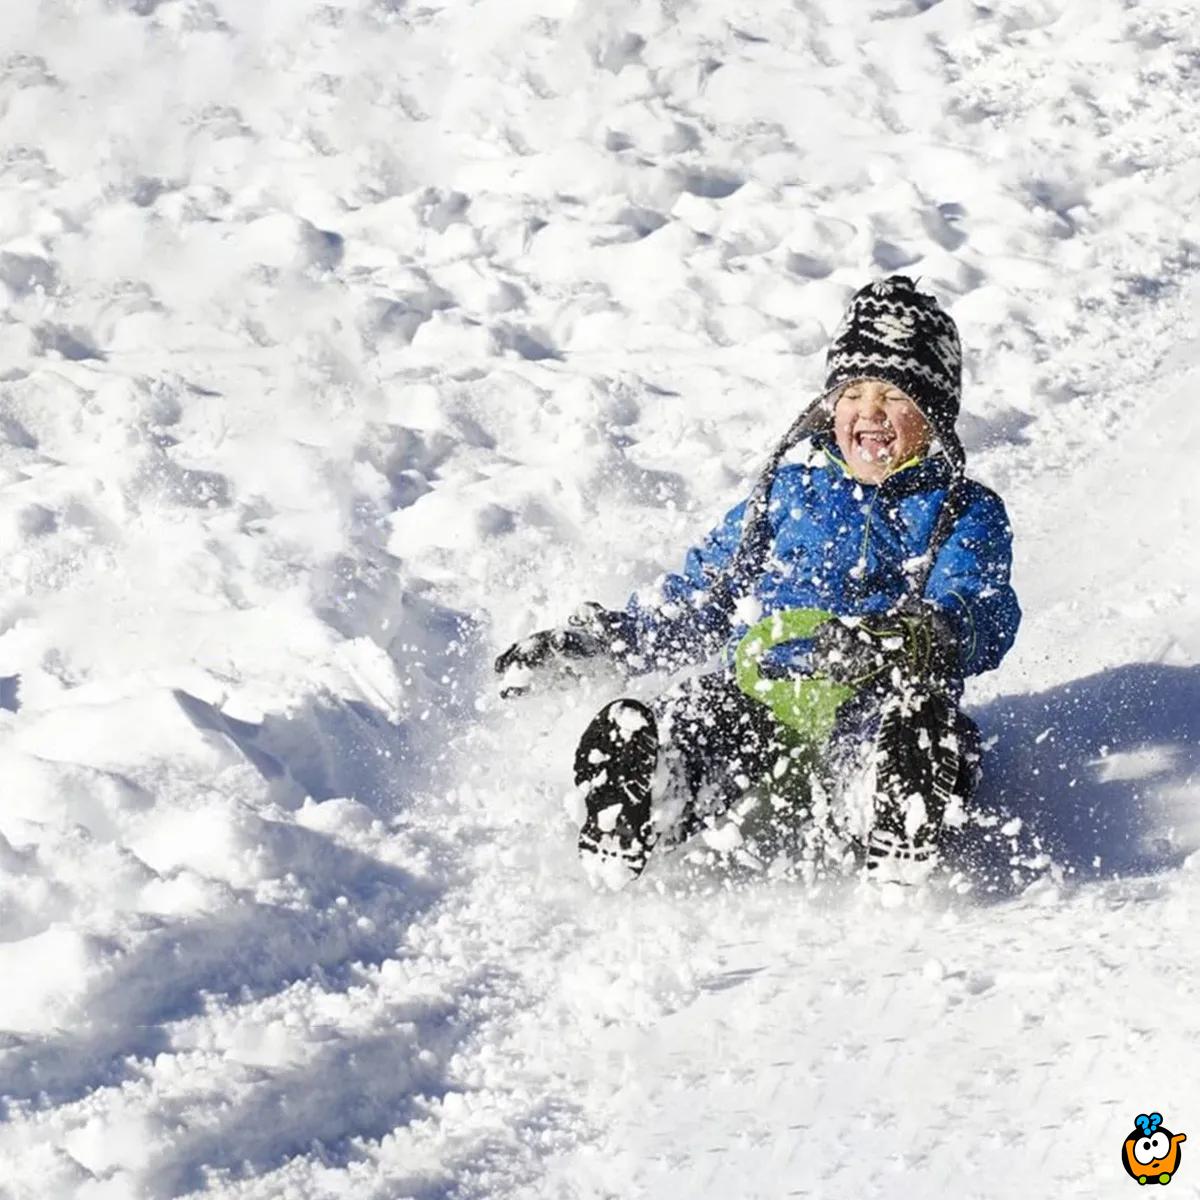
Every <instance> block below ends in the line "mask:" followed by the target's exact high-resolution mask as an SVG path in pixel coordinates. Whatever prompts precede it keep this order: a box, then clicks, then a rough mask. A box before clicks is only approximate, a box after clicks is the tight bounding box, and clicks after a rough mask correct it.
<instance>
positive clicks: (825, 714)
mask: <svg viewBox="0 0 1200 1200" xmlns="http://www.w3.org/2000/svg"><path fill="white" fill-rule="evenodd" d="M832 615H833V614H832V613H828V612H826V611H825V610H824V609H820V608H790V609H786V610H785V611H783V612H777V613H772V614H771V615H770V616H769V617H764V618H763V620H761V621H759V622H758V624H756V625H753V626H751V627H750V628H749V629H748V630H747V631H746V633H745V635H744V636H743V637H742V640H741V641H740V642H738V646H737V651H736V652H735V654H734V660H733V661H734V677H735V678H736V679H737V683H738V687H739V688H741V690H742V691H743V692H745V693H746V695H747V696H749V697H751V698H752V699H754V700H758V701H759V702H760V703H762V704H765V705H766V706H767V707H768V708H769V709H770V710H771V712H772V713H774V714H775V718H776V720H778V721H779V722H780V723H781V724H783V725H786V726H787V727H788V728H789V729H790V730H792V732H793V733H795V734H796V735H798V737H799V739H800V740H801V741H803V742H804V743H806V744H807V745H808V746H809V747H810V748H811V749H812V750H813V751H819V750H821V749H822V748H823V747H824V745H825V743H826V742H827V741H828V740H829V735H830V734H831V733H832V732H833V724H834V721H835V720H836V719H837V710H838V707H839V706H840V705H841V704H842V703H843V702H844V701H845V700H847V699H849V697H851V696H852V695H854V691H855V689H854V688H852V687H849V686H847V685H846V684H843V683H834V682H833V680H831V679H826V678H824V677H823V676H820V675H808V676H801V677H800V678H795V679H764V678H763V677H762V674H761V671H760V665H761V661H762V658H763V655H765V654H766V653H767V651H768V650H770V649H771V648H772V647H773V646H778V645H781V644H782V643H784V642H794V641H804V640H806V639H808V638H811V637H812V635H813V634H814V633H815V632H816V631H817V629H818V628H819V627H820V626H821V625H823V624H824V623H825V622H826V621H828V620H829V618H830V617H831V616H832Z"/></svg>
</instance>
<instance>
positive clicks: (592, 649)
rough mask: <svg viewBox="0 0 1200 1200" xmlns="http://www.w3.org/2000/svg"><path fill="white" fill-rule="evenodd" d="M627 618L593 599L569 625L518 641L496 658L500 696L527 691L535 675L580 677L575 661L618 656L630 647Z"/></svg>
mask: <svg viewBox="0 0 1200 1200" xmlns="http://www.w3.org/2000/svg"><path fill="white" fill-rule="evenodd" d="M624 617H625V614H624V613H613V612H609V611H608V610H606V609H604V608H601V606H600V605H599V604H595V603H592V602H589V603H587V604H582V605H580V607H579V608H578V609H577V610H576V611H575V612H574V613H572V614H571V616H570V617H569V618H568V627H567V628H565V629H541V630H539V631H538V632H537V633H531V634H530V635H529V636H528V637H526V638H522V639H521V640H520V641H519V642H515V643H514V644H513V645H511V646H509V648H508V649H507V650H505V651H504V653H503V654H501V655H500V657H499V658H497V659H496V663H495V670H496V674H497V675H500V676H502V677H503V678H502V681H501V686H500V695H501V696H502V697H503V698H505V699H507V698H508V697H510V696H520V695H522V694H524V693H525V692H527V691H529V689H530V687H531V686H532V685H533V682H534V675H535V674H536V675H538V676H541V677H547V676H549V677H553V678H563V677H565V678H568V679H577V678H579V675H580V671H579V670H578V669H576V665H575V664H577V663H580V662H583V661H584V660H586V659H589V658H596V657H598V656H600V655H609V656H613V657H616V656H617V655H619V654H620V653H621V652H623V651H625V650H626V649H628V646H627V643H626V641H625V640H624V636H623V635H624V634H625V632H626V631H625V628H624V621H623V620H622V618H624Z"/></svg>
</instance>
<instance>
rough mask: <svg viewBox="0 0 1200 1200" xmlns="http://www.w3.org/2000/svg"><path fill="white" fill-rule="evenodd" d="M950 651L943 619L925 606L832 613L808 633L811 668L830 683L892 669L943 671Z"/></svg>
mask: <svg viewBox="0 0 1200 1200" xmlns="http://www.w3.org/2000/svg"><path fill="white" fill-rule="evenodd" d="M953 655H954V643H953V638H952V636H951V634H950V632H949V630H948V628H947V627H946V625H945V619H944V618H943V617H941V616H940V615H939V614H938V613H937V611H936V610H935V609H933V608H931V607H929V606H928V605H921V606H914V607H913V608H912V609H910V610H907V611H904V610H898V611H895V612H890V613H876V614H870V615H867V616H863V617H831V618H830V619H829V620H828V621H826V622H825V624H824V625H822V626H821V627H820V628H819V629H818V630H817V632H816V633H815V634H814V635H813V652H812V665H813V668H814V669H815V670H816V671H817V673H818V674H821V675H824V676H825V677H826V678H827V679H832V680H833V681H834V682H835V683H844V684H847V685H850V686H854V687H858V686H860V685H861V684H864V683H869V682H870V681H871V680H873V679H876V678H878V677H879V676H881V675H883V674H885V673H889V672H891V671H893V670H896V669H899V670H901V671H903V672H904V673H905V674H906V675H908V676H909V677H915V678H928V677H930V676H932V675H942V674H945V673H946V672H947V671H948V670H949V668H950V665H951V663H952V662H953Z"/></svg>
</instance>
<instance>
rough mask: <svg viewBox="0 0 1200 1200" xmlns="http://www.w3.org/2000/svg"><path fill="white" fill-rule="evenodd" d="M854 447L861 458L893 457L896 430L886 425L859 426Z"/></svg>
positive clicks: (870, 459)
mask: <svg viewBox="0 0 1200 1200" xmlns="http://www.w3.org/2000/svg"><path fill="white" fill-rule="evenodd" d="M853 441H854V448H855V451H856V452H857V453H858V455H859V456H860V457H861V458H865V459H867V460H869V461H873V462H875V461H878V460H880V459H887V458H891V456H892V447H893V445H894V444H895V441H896V431H895V430H894V429H891V428H890V427H888V426H886V425H868V426H861V425H860V426H859V427H858V428H857V429H855V431H854V437H853Z"/></svg>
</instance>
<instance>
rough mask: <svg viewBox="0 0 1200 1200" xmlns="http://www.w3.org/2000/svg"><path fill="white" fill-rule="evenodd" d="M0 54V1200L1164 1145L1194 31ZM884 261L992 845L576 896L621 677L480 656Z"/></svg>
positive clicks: (1187, 512)
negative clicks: (904, 860)
mask: <svg viewBox="0 0 1200 1200" xmlns="http://www.w3.org/2000/svg"><path fill="white" fill-rule="evenodd" d="M0 62H2V63H3V69H2V72H0V289H2V290H3V296H4V299H5V304H4V306H3V314H2V316H0V380H2V383H0V436H2V438H3V442H2V444H0V551H2V552H0V573H2V579H3V587H2V589H0V781H2V785H0V786H2V789H3V790H2V792H0V1031H2V1032H0V1095H2V1096H3V1101H2V1107H3V1117H4V1122H3V1124H2V1125H0V1195H2V1196H3V1197H4V1198H5V1200H51V1198H55V1200H57V1198H68V1197H69V1198H71V1200H76V1198H78V1200H126V1198H138V1200H166V1198H168V1197H177V1196H185V1195H204V1196H213V1197H218V1196H219V1197H231V1198H232V1197H240V1198H246V1200H249V1198H256V1200H277V1198H279V1197H305V1198H310V1197H311V1198H314V1200H315V1198H318V1197H319V1198H322V1200H325V1198H329V1200H333V1198H335V1197H350V1196H353V1197H354V1198H355V1200H394V1198H398V1197H406V1196H412V1197H428V1198H433V1197H439V1198H441V1197H444V1198H447V1200H448V1198H451V1197H455V1198H458V1197H484V1196H489V1197H500V1196H504V1197H509V1196H513V1197H517V1196H519V1197H545V1196H574V1197H601V1196H604V1197H618V1196H619V1197H636V1196H661V1195H663V1194H671V1195H681V1196H687V1197H712V1198H716V1197H721V1198H726V1197H747V1198H748V1197H757V1196H764V1197H765V1196H771V1197H777V1196H784V1195H793V1196H815V1197H840V1196H848V1197H856V1198H857V1197H866V1196H886V1197H908V1196H912V1197H918V1196H920V1197H926V1196H939V1195H946V1194H954V1195H960V1196H964V1197H1009V1196H1025V1195H1034V1194H1041V1193H1042V1192H1046V1193H1049V1194H1058V1195H1070V1196H1087V1197H1096V1196H1109V1195H1112V1196H1116V1195H1118V1194H1128V1191H1129V1188H1130V1187H1131V1186H1133V1185H1132V1184H1131V1182H1130V1181H1129V1180H1128V1179H1127V1178H1126V1177H1125V1176H1124V1174H1123V1173H1122V1172H1121V1171H1120V1168H1119V1165H1118V1157H1117V1156H1118V1152H1119V1149H1120V1143H1121V1141H1122V1139H1123V1137H1124V1135H1125V1134H1126V1133H1127V1132H1128V1130H1129V1129H1131V1128H1132V1121H1133V1117H1134V1116H1135V1115H1136V1114H1137V1113H1139V1112H1146V1111H1151V1110H1157V1111H1159V1112H1161V1113H1162V1114H1163V1115H1164V1118H1165V1123H1166V1124H1167V1125H1168V1126H1169V1127H1170V1128H1172V1129H1174V1130H1176V1131H1179V1130H1183V1131H1184V1132H1192V1133H1193V1139H1192V1140H1193V1141H1194V1140H1195V1126H1196V1125H1200V1083H1198V1082H1197V1073H1196V1069H1195V1047H1196V1046H1197V1044H1200V1016H1198V1015H1197V1014H1198V1013H1200V1004H1198V1002H1197V1000H1198V998H1197V981H1196V974H1195V960H1196V952H1197V950H1198V949H1200V939H1198V938H1197V935H1196V923H1197V919H1198V917H1200V857H1198V856H1197V853H1196V851H1197V848H1198V847H1200V815H1198V814H1200V810H1198V806H1197V802H1198V800H1200V782H1198V779H1200V775H1198V772H1200V608H1198V606H1197V603H1196V599H1195V596H1196V593H1197V589H1198V588H1200V566H1198V562H1200V556H1198V555H1197V552H1196V543H1197V538H1198V536H1200V520H1198V519H1197V516H1196V513H1197V507H1196V501H1195V497H1196V490H1195V478H1196V470H1197V462H1198V461H1200V407H1198V406H1197V404H1196V394H1197V389H1198V387H1200V350H1198V349H1197V346H1196V344H1195V343H1194V342H1190V341H1189V339H1191V338H1192V337H1193V334H1194V331H1195V325H1196V320H1197V316H1198V315H1200V306H1198V304H1197V298H1198V295H1200V293H1198V292H1197V290H1196V276H1197V265H1198V263H1200V258H1198V255H1200V248H1198V246H1197V243H1196V241H1195V240H1194V238H1195V233H1194V231H1195V220H1196V214H1197V203H1198V201H1200V171H1198V170H1197V168H1196V165H1195V148H1196V145H1197V143H1198V141H1200V103H1198V100H1200V87H1198V84H1197V81H1198V79H1200V74H1198V72H1200V6H1198V5H1197V4H1196V3H1195V2H1194V0H1156V2H1155V3H1138V2H1135V0H1086V2H1085V0H1003V2H1002V3H998V4H994V5H983V4H980V3H974V2H972V0H940V2H939V0H871V2H870V3H866V2H863V0H845V2H841V0H837V2H835V0H795V2H794V3H793V4H791V5H780V4H768V3H765V2H759V3H752V2H750V0H734V2H732V3H717V2H716V0H658V2H657V3H656V2H651V0H595V2H593V3H588V4H582V3H576V4H571V3H567V2H566V0H505V2H503V3H501V2H500V0H490V2H488V0H476V2H475V3H469V2H467V0H459V2H458V3H448V2H442V0H427V2H426V3H421V2H420V0H325V2H321V3H318V2H316V0H256V2H255V3H238V2H237V0H7V3H6V4H5V6H4V17H3V28H2V29H0ZM901 268H903V269H904V270H906V271H908V272H909V273H911V274H913V275H919V276H920V277H921V278H922V279H923V281H924V284H925V286H927V287H929V288H931V289H932V290H934V291H935V292H936V293H937V294H939V295H940V296H941V297H942V298H943V300H944V301H945V302H946V303H948V304H949V305H950V306H951V307H952V311H953V312H954V314H955V316H956V317H957V319H958V321H959V323H960V326H961V328H962V332H963V335H964V339H965V344H966V349H967V379H966V392H967V411H966V412H965V414H964V417H963V420H962V430H963V434H964V439H965V442H966V444H967V447H968V450H969V452H970V454H971V461H972V469H973V472H974V474H976V475H977V476H978V477H979V478H981V479H982V480H984V481H985V482H987V483H989V484H991V485H992V486H994V487H996V488H997V489H998V490H999V491H1000V492H1001V493H1002V494H1003V495H1004V497H1005V499H1006V501H1007V503H1008V506H1009V511H1010V513H1011V515H1012V518H1013V523H1014V527H1015V533H1016V544H1017V556H1018V559H1017V569H1016V582H1017V586H1018V590H1019V593H1020V596H1021V599H1022V602H1023V604H1024V607H1025V609H1026V613H1027V618H1026V623H1025V626H1024V628H1023V629H1022V632H1021V636H1020V639H1019V642H1018V645H1017V648H1016V649H1015V650H1014V652H1013V653H1012V654H1011V655H1010V657H1009V658H1008V660H1007V661H1006V662H1005V664H1004V666H1003V668H1002V669H1001V670H999V671H997V672H995V673H993V674H991V675H988V676H986V677H984V678H983V679H981V680H979V681H978V682H977V683H976V684H975V685H973V686H972V688H971V690H970V692H969V695H968V698H969V701H970V704H971V706H972V709H973V711H974V712H975V713H976V715H977V716H978V718H979V720H980V721H981V723H982V724H983V725H984V727H985V732H986V733H987V734H988V735H989V737H990V738H991V739H992V742H991V755H990V759H989V776H988V781H987V784H986V791H985V794H984V796H983V797H982V798H981V803H984V804H988V805H993V806H997V807H1001V806H1002V807H1003V817H1002V820H1003V829H1002V831H1001V826H1000V823H998V824H997V826H996V830H997V832H996V834H995V840H994V842H993V843H992V847H993V849H995V850H997V851H998V854H999V865H1000V867H1001V868H1006V867H1007V863H1006V862H1005V861H1004V859H1005V858H1006V857H1007V855H1008V854H1009V853H1010V851H1016V852H1017V853H1019V854H1020V855H1023V856H1026V857H1027V856H1028V854H1029V853H1030V852H1031V851H1032V852H1037V851H1038V849H1039V847H1040V849H1041V850H1042V851H1044V852H1045V854H1046V856H1048V857H1049V858H1050V859H1052V860H1053V862H1052V865H1051V866H1049V867H1047V868H1045V869H1044V870H1043V871H1041V872H1040V874H1038V877H1037V879H1036V880H1035V882H1034V883H1033V884H1032V885H1031V886H1029V887H1028V888H1025V887H1024V886H1023V885H1021V886H1019V885H1018V884H1016V883H1006V882H1005V880H1006V878H1007V877H1006V874H1005V870H1004V869H1002V870H1001V871H1000V873H999V874H998V875H995V876H993V877H991V882H988V883H986V884H985V883H980V884H978V885H977V886H975V887H974V889H973V890H971V891H969V892H967V893H966V894H957V893H955V892H954V891H953V890H947V889H944V888H943V889H940V890H939V889H936V888H931V889H927V890H924V891H919V892H916V893H914V894H912V895H908V896H901V897H900V899H901V900H902V901H904V902H903V903H901V904H899V905H898V906H896V907H891V908H888V907H885V906H883V905H882V904H881V902H880V901H881V897H880V896H879V895H877V894H875V893H874V892H872V891H870V890H864V889H862V888H860V886H859V885H858V884H857V883H856V881H854V880H853V879H845V880H838V879H832V880H825V881H822V882H819V883H815V884H808V883H805V882H804V881H803V880H800V879H794V878H764V877H763V876H761V875H756V874H753V873H749V874H748V873H746V872H735V871H729V870H726V869H722V868H721V867H720V866H719V865H714V864H711V863H706V862H704V861H698V860H697V859H696V858H695V857H694V858H693V859H692V860H688V859H686V858H684V857H683V856H679V857H677V858H676V859H674V860H672V861H666V862H662V863H658V864H655V865H654V867H653V868H652V869H651V870H650V871H649V872H648V873H647V875H646V877H645V878H644V880H643V881H642V882H641V883H640V884H639V885H638V886H636V887H634V888H630V889H628V890H627V891H625V892H623V893H621V894H619V895H616V896H607V895H596V894H594V893H592V892H591V891H590V890H589V889H588V887H587V885H586V883H585V881H584V880H583V878H582V875H581V873H580V871H579V869H578V865H577V863H576V861H575V855H574V853H573V848H572V847H573V835H574V827H573V825H572V822H571V820H570V817H569V815H568V810H569V808H570V805H569V804H567V805H564V803H563V801H564V797H565V796H566V794H567V792H568V784H569V777H568V772H569V766H570V753H571V748H572V746H573V744H574V739H575V737H576V736H577V735H578V733H579V732H580V730H581V729H582V727H583V725H584V724H585V722H586V721H587V719H588V717H589V716H590V714H591V712H593V711H594V710H595V708H596V707H598V706H599V704H600V703H602V702H603V701H604V700H605V699H608V698H610V697H611V696H612V695H613V693H614V689H615V688H616V686H617V685H616V684H615V683H614V682H613V681H612V680H608V681H604V680H597V681H595V682H593V683H591V684H589V685H587V686H586V687H584V688H581V689H576V690H575V691H571V690H564V691H559V692H556V693H553V694H543V695H541V696H531V697H528V698H525V699H522V700H519V701H510V702H504V703H502V702H501V701H499V699H498V698H497V696H496V689H495V681H494V680H493V678H492V676H491V675H490V662H491V658H492V656H493V655H494V654H495V653H496V652H497V651H498V650H499V649H501V648H503V646H505V645H507V644H508V642H510V641H511V640H512V639H514V638H516V637H518V636H521V635H522V634H524V633H527V632H528V631H529V630H531V629H534V628H538V627H544V626H545V625H547V624H552V623H555V622H558V621H561V620H562V618H563V617H564V616H565V615H566V613H567V612H569V611H570V610H571V609H572V608H573V607H574V606H575V604H576V603H577V602H578V601H580V600H585V599H595V600H597V601H600V602H603V603H610V604H615V603H619V602H620V601H622V600H623V599H624V597H625V595H626V594H627V593H628V591H629V590H630V589H631V588H633V587H636V586H647V585H649V584H650V583H652V581H653V579H654V577H655V575H656V573H657V572H658V571H660V570H662V569H663V568H664V567H666V566H670V565H674V564H675V563H677V562H678V559H679V555H680V553H681V551H682V548H683V546H684V544H685V543H686V542H687V541H689V540H691V539H693V538H694V537H696V536H697V535H698V534H700V533H701V532H703V531H704V530H705V529H706V528H708V526H709V525H710V524H711V523H712V522H713V521H715V519H716V518H717V517H718V516H719V515H720V514H721V513H723V512H724V511H725V509H726V508H727V507H728V505H730V504H731V503H733V502H734V501H735V500H736V499H738V498H740V496H741V495H742V494H744V492H745V490H746V488H747V486H748V481H749V479H750V478H751V477H752V475H753V472H754V470H755V468H756V466H757V464H758V463H759V462H760V461H761V459H762V457H763V456H764V455H765V453H766V452H767V450H768V449H769V447H770V446H771V445H772V444H773V442H774V441H775V439H776V438H777V437H778V435H779V434H780V433H781V432H782V430H783V429H784V428H786V426H787V425H788V423H789V421H790V420H791V418H792V417H793V415H794V414H795V413H796V411H797V410H798V408H799V406H800V405H802V404H803V403H804V402H805V400H806V399H807V398H808V397H809V396H810V395H811V394H812V393H813V391H814V390H815V389H816V388H817V387H818V386H819V384H820V381H821V378H822V369H821V367H822V355H823V349H824V346H825V343H826V341H827V339H828V336H829V334H830V333H831V331H832V329H833V327H834V325H835V323H836V321H837V319H838V317H839V316H840V313H841V310H842V307H843V304H844V302H845V300H846V298H847V297H848V295H849V294H850V292H851V291H852V290H853V289H854V288H855V287H857V286H858V285H859V284H861V283H862V282H863V281H864V280H865V279H866V278H868V277H870V276H872V275H875V274H879V273H884V272H888V271H892V270H896V269H901ZM650 686H652V681H646V682H644V683H642V684H640V685H639V687H640V688H642V690H643V692H644V690H645V689H647V688H649V687H650ZM700 857H701V858H702V856H700ZM1025 878H1028V873H1027V874H1026V876H1025ZM997 880H999V884H997V882H996V881H997ZM1189 1122H1191V1125H1189ZM1191 1158H1192V1152H1191V1151H1190V1150H1189V1149H1187V1148H1186V1147H1185V1152H1184V1165H1183V1167H1182V1170H1181V1172H1180V1178H1179V1179H1178V1180H1177V1181H1176V1182H1175V1183H1174V1185H1173V1194H1182V1195H1185V1196H1186V1195H1196V1194H1200V1191H1198V1189H1200V1168H1198V1167H1197V1166H1196V1165H1195V1163H1194V1161H1192V1162H1189V1159H1191ZM1180 1189H1182V1191H1180ZM1189 1189H1190V1190H1189Z"/></svg>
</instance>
